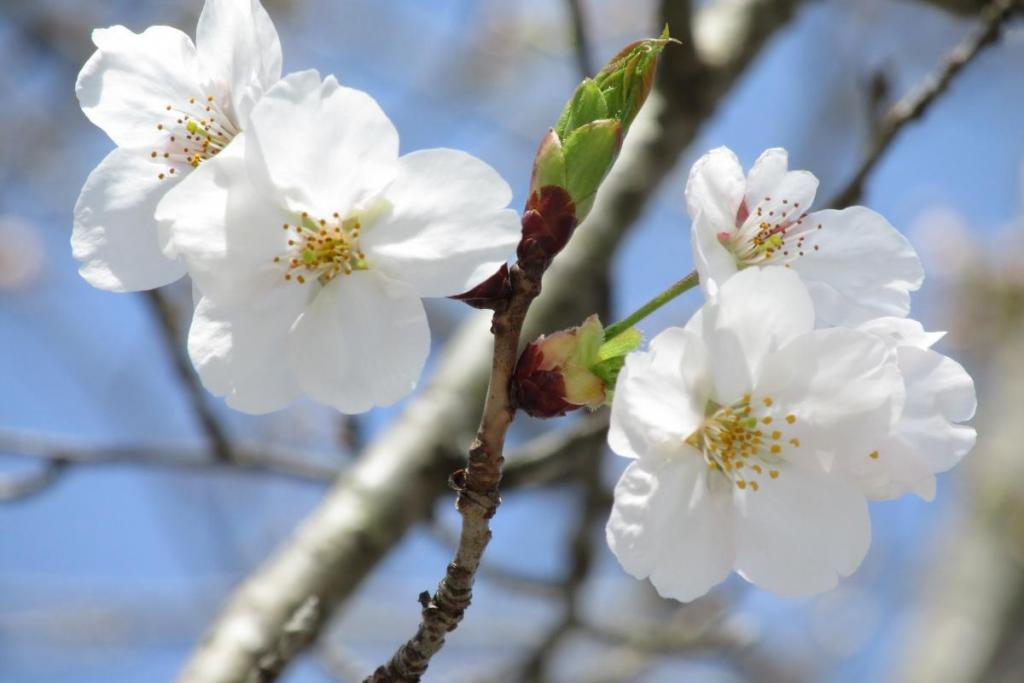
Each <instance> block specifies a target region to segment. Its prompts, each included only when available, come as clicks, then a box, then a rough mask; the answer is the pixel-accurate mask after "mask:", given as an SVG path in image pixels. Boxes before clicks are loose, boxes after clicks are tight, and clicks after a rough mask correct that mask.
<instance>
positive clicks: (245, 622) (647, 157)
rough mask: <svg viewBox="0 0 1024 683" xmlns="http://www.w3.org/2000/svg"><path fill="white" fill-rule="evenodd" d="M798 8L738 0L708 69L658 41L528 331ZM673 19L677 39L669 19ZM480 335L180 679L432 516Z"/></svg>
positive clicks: (222, 622)
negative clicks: (615, 157) (651, 78)
mask: <svg viewBox="0 0 1024 683" xmlns="http://www.w3.org/2000/svg"><path fill="white" fill-rule="evenodd" d="M681 4H682V3H676V2H666V10H667V11H666V13H665V16H669V15H670V14H671V15H673V16H674V15H676V14H677V13H678V12H679V10H678V7H677V6H678V5H681ZM797 4H798V3H797V1H796V0H788V1H787V0H775V1H772V0H763V1H761V2H756V1H751V2H749V3H747V4H745V5H744V8H743V12H742V18H741V19H740V20H738V21H737V22H735V23H734V25H733V30H734V32H735V33H736V34H737V35H739V36H740V37H742V38H745V39H746V40H745V41H744V40H734V41H732V43H731V44H733V45H735V46H736V51H735V53H733V54H732V55H731V57H730V58H729V59H726V60H724V61H720V62H719V64H718V65H717V66H714V67H709V66H707V65H705V64H704V63H703V61H702V59H701V58H698V57H697V53H696V52H695V51H694V50H692V49H688V48H686V47H682V48H679V49H673V50H669V51H666V53H665V55H664V61H663V62H662V64H661V67H660V69H659V70H660V74H659V79H658V85H657V87H656V89H655V92H653V93H652V95H651V97H650V98H649V100H648V103H647V105H646V106H645V110H647V111H645V112H641V115H640V116H639V117H638V118H637V120H636V121H634V123H633V126H632V128H631V132H630V136H629V139H627V141H626V145H625V147H624V149H623V151H622V154H621V155H620V158H619V161H618V163H617V164H616V166H615V168H614V169H613V170H612V172H611V174H610V175H609V177H608V179H607V180H606V181H605V182H604V184H603V186H602V190H601V192H600V193H599V194H598V198H597V201H596V203H595V207H594V209H593V210H592V211H591V213H590V216H589V218H588V219H587V220H586V221H585V222H584V223H583V224H582V225H581V226H580V227H579V228H577V230H576V234H575V236H574V237H573V239H572V242H571V243H570V245H569V247H568V248H567V249H566V250H565V251H564V252H563V253H562V254H561V255H559V258H558V259H557V260H556V262H555V265H554V266H553V267H552V268H551V270H550V271H549V273H548V275H547V278H546V280H545V293H544V295H543V296H541V297H540V298H539V299H538V300H537V302H536V304H535V305H534V306H532V310H531V313H530V316H529V317H528V319H527V320H526V323H525V327H524V332H523V334H524V335H525V336H526V337H527V338H532V337H534V336H536V335H537V334H539V333H540V332H543V331H550V330H551V329H559V328H562V327H566V326H568V325H570V324H575V323H578V322H579V321H580V320H581V319H583V317H585V316H586V315H587V314H589V313H590V312H592V311H593V310H595V309H596V302H595V299H594V298H593V297H594V294H595V291H594V290H595V287H596V284H597V283H599V282H600V281H601V279H602V278H604V276H605V273H606V272H607V269H608V265H609V263H610V260H611V257H612V254H613V253H614V251H615V247H616V245H617V244H618V243H619V241H620V240H621V239H622V237H623V235H624V234H625V233H626V231H627V229H628V228H629V227H630V226H631V225H632V224H633V223H634V222H635V221H636V219H637V218H638V217H639V215H640V214H641V212H642V211H643V209H644V207H645V206H646V205H647V202H648V200H649V199H650V197H651V196H652V195H653V193H654V192H655V190H656V189H657V188H658V185H659V183H660V181H661V180H662V179H663V178H664V177H665V175H666V174H667V173H668V172H669V171H670V170H671V168H672V167H673V166H674V164H675V162H676V160H677V159H678V157H679V155H680V153H681V152H682V150H683V149H684V147H685V146H686V144H687V143H689V141H690V140H692V139H693V137H694V135H695V134H696V132H697V130H698V129H699V127H700V125H701V124H702V123H703V121H704V120H705V119H706V118H707V116H708V115H709V114H710V113H711V111H712V110H713V106H714V104H715V103H716V102H717V101H719V100H720V99H721V98H722V97H723V96H724V95H725V93H726V92H727V91H728V89H729V87H730V86H731V84H732V83H733V82H734V81H735V79H736V78H737V77H738V75H739V74H740V73H741V72H742V71H743V69H744V68H745V67H746V65H747V64H748V63H749V62H750V61H751V60H752V59H753V58H754V56H755V55H756V54H757V50H758V48H759V47H760V46H761V45H763V44H764V41H765V40H767V38H768V37H769V36H770V35H772V34H773V33H774V32H775V31H776V30H777V29H778V28H780V27H781V26H783V25H784V24H785V23H786V22H787V21H788V19H789V18H790V16H791V15H792V12H793V10H794V8H795V7H796V5H797ZM687 16H688V15H687ZM688 23H689V22H688V19H687V21H686V22H684V24H683V25H688ZM672 27H673V32H674V33H675V34H676V35H677V36H680V37H683V38H685V34H684V33H681V32H679V30H678V26H677V23H672ZM685 42H686V41H685V40H684V43H685ZM689 44H691V45H692V43H689ZM487 337H488V321H487V316H486V315H474V316H472V317H471V319H470V320H469V321H468V322H467V323H466V325H465V327H463V328H462V329H461V330H460V331H459V332H458V333H457V334H456V335H455V336H454V337H453V339H452V340H451V341H450V342H449V344H448V346H447V348H446V349H445V351H444V353H443V354H442V356H441V358H440V360H439V363H438V368H437V371H436V374H435V376H434V379H433V380H432V381H431V382H430V383H429V384H428V385H427V386H426V387H425V388H424V390H423V391H422V392H421V393H420V394H419V395H418V396H417V397H416V398H414V399H412V400H411V401H410V402H409V404H408V408H407V409H406V411H405V412H404V413H403V414H402V415H401V416H400V417H399V418H398V419H396V420H395V422H394V423H393V424H392V426H391V427H390V428H389V429H388V430H387V431H386V432H384V433H383V434H382V435H381V436H380V437H379V438H378V439H376V440H375V441H374V442H373V443H372V444H371V445H370V446H369V448H368V449H367V450H366V452H365V453H364V454H363V455H362V456H361V457H360V458H359V459H358V460H357V461H356V463H355V465H354V466H353V467H352V468H350V469H349V470H348V471H347V472H346V474H345V475H344V476H342V477H341V478H340V479H339V480H338V482H337V483H336V484H335V485H334V487H333V488H332V490H331V491H330V492H329V493H328V495H327V496H326V498H325V499H324V501H323V502H322V503H321V505H320V506H319V507H318V508H317V510H316V511H314V513H313V514H312V515H311V516H310V517H309V518H307V519H306V520H305V521H304V522H303V523H302V524H301V526H300V527H299V528H298V530H297V531H296V532H295V534H294V535H293V537H292V538H291V539H290V540H289V541H288V542H287V543H285V544H284V545H283V546H282V547H281V548H280V549H279V550H278V551H277V552H276V553H275V554H274V556H273V557H271V558H270V559H269V560H268V561H267V562H266V563H265V564H264V565H263V566H262V567H261V568H260V569H259V570H257V571H256V572H255V573H254V574H252V575H251V576H250V577H249V578H248V579H247V580H246V581H245V582H244V583H242V585H241V586H239V588H238V589H237V590H236V592H235V594H234V595H233V596H232V597H231V599H230V601H229V602H228V603H227V605H225V607H224V608H223V611H222V613H221V616H220V617H219V618H218V620H217V621H216V622H215V623H214V624H213V625H212V626H211V627H210V629H209V631H208V633H207V635H206V637H205V638H204V639H203V642H202V643H201V644H200V645H199V647H198V648H197V650H196V651H195V652H194V653H193V656H192V658H191V659H190V661H189V662H188V664H187V665H186V667H185V669H184V671H183V672H182V673H181V675H180V677H179V679H178V680H179V681H180V682H181V683H234V682H235V681H238V680H244V679H245V675H246V672H249V671H251V670H253V668H254V667H255V666H256V663H257V662H258V660H259V658H260V656H261V654H262V653H263V652H265V651H267V650H268V649H269V648H271V647H273V643H274V642H275V640H276V638H277V634H278V633H280V631H281V629H282V628H283V626H284V624H285V623H286V622H287V620H288V617H289V615H290V614H291V612H293V611H294V610H295V609H296V607H297V606H298V605H300V604H302V602H303V601H304V600H306V599H308V597H309V596H311V595H316V596H318V597H319V598H320V600H321V603H320V604H321V608H322V609H321V614H322V615H324V617H326V615H329V614H331V612H332V611H333V610H334V608H335V607H336V606H337V605H338V604H340V603H341V602H342V601H343V600H345V599H346V598H347V597H348V596H349V595H350V594H351V593H352V591H353V590H354V589H355V587H356V586H357V585H358V584H359V582H360V581H361V580H362V579H363V577H364V576H366V574H367V573H368V572H369V571H370V569H371V568H372V567H373V566H374V565H375V564H376V562H377V561H378V560H379V559H380V558H381V557H382V556H383V555H384V553H385V552H386V551H387V550H388V549H390V548H391V547H392V546H393V545H394V544H395V543H397V542H398V541H399V539H401V537H402V536H403V534H404V533H405V531H406V530H407V529H408V528H409V527H410V526H412V525H413V524H415V523H416V522H417V521H419V520H421V519H423V518H425V517H426V516H427V515H428V514H429V512H430V510H431V508H432V507H433V504H434V502H435V501H436V500H437V499H438V498H439V497H440V496H441V495H442V493H444V491H445V486H444V482H445V477H446V474H447V473H445V472H444V470H445V463H446V462H447V459H446V457H445V453H446V452H447V451H448V449H449V445H448V444H449V442H450V439H451V435H452V434H460V433H464V432H466V431H468V430H470V429H472V425H473V423H474V422H475V421H476V420H477V419H478V417H479V413H478V412H476V411H475V410H473V409H472V406H474V405H480V403H479V397H481V396H482V395H483V393H484V391H485V389H484V387H485V384H486V381H487V368H488V366H489V356H490V354H489V353H488V351H487V349H488V348H489V344H488V342H487ZM322 623H323V621H322V620H321V621H320V622H319V623H318V624H317V628H314V629H313V631H312V633H311V634H310V639H312V638H313V637H314V635H315V633H316V632H317V630H318V628H319V627H320V626H322ZM243 634H244V637H243Z"/></svg>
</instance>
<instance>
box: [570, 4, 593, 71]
mask: <svg viewBox="0 0 1024 683" xmlns="http://www.w3.org/2000/svg"><path fill="white" fill-rule="evenodd" d="M566 5H568V9H569V22H570V24H571V25H572V39H573V40H572V42H573V48H574V49H575V51H576V70H577V71H578V72H579V74H580V78H586V77H587V76H590V75H591V74H592V73H594V60H593V58H592V57H591V51H590V33H589V31H587V18H586V16H585V15H584V11H583V0H566Z"/></svg>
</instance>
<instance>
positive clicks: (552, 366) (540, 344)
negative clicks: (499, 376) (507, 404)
mask: <svg viewBox="0 0 1024 683" xmlns="http://www.w3.org/2000/svg"><path fill="white" fill-rule="evenodd" d="M639 344H640V333H639V332H638V331H637V330H636V329H635V328H631V329H630V330H627V331H626V332H624V333H622V334H620V335H618V336H617V337H616V338H615V339H613V340H611V341H608V342H605V341H604V327H603V326H602V325H601V321H600V319H598V317H597V316H596V315H592V316H590V317H589V318H587V319H586V320H585V321H584V322H583V324H582V325H580V326H579V327H574V328H572V329H569V330H562V331H561V332H556V333H554V334H552V335H548V336H541V337H539V338H538V339H537V340H535V341H533V342H531V343H530V344H528V345H527V347H526V349H524V350H523V354H522V356H520V358H519V363H518V364H517V365H516V371H515V375H514V377H513V385H514V391H515V395H516V398H517V400H518V402H519V407H520V408H521V409H522V410H523V411H524V412H526V413H528V414H529V415H532V416H534V417H555V416H558V415H564V414H566V413H568V412H570V411H573V410H576V409H577V408H579V407H580V406H587V407H588V408H590V409H591V410H596V409H597V408H599V407H601V406H602V405H604V403H605V402H606V401H607V400H608V399H609V398H610V396H611V388H612V387H614V385H615V379H616V377H617V375H618V370H619V369H621V367H622V364H623V362H624V361H623V357H624V356H625V354H626V353H628V352H629V351H632V350H634V349H635V348H636V347H637V346H639Z"/></svg>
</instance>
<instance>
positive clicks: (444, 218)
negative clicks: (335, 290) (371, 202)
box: [361, 149, 520, 296]
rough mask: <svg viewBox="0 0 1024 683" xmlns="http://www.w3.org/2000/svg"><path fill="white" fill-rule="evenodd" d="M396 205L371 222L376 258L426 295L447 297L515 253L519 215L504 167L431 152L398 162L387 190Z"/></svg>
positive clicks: (366, 246)
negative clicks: (500, 169) (501, 172)
mask: <svg viewBox="0 0 1024 683" xmlns="http://www.w3.org/2000/svg"><path fill="white" fill-rule="evenodd" d="M384 197H385V199H387V201H388V202H389V203H390V204H391V206H392V210H391V211H390V212H389V213H388V214H386V215H385V216H383V217H381V218H380V219H379V220H378V222H376V223H372V224H371V225H369V226H367V229H366V232H365V237H363V239H362V241H361V246H362V248H363V250H364V251H365V252H366V254H367V257H368V259H369V260H370V263H371V264H372V265H373V267H375V268H380V269H381V270H382V271H383V272H385V273H387V274H388V276H390V277H392V278H395V279H399V280H402V281H404V282H408V283H409V284H411V285H412V286H413V287H414V288H415V289H416V291H417V292H418V293H419V295H420V296H449V295H452V294H458V293H460V292H465V291H466V290H468V289H471V288H472V287H474V286H475V285H478V284H479V283H481V282H483V281H484V280H485V279H487V278H488V277H489V276H490V275H491V274H492V273H494V271H495V270H497V269H498V267H499V266H501V264H503V263H505V262H506V261H507V260H508V257H509V256H511V255H512V253H513V252H514V251H515V247H516V244H518V243H519V237H520V227H519V218H518V215H517V214H516V212H515V211H512V210H511V209H508V208H506V207H507V206H508V203H509V201H510V200H511V199H512V190H511V188H509V186H508V183H506V182H505V181H504V179H502V177H501V176H500V175H498V172H497V171H495V170H494V169H493V168H491V167H490V166H489V165H487V164H485V163H484V162H483V161H480V160H479V159H477V158H476V157H473V156H471V155H469V154H466V153H465V152H459V151H456V150H452V149H429V150H424V151H421V152H413V153H412V154H407V155H405V156H403V157H402V158H401V159H399V161H398V177H397V178H395V181H394V182H393V183H391V185H390V186H389V187H388V189H387V190H386V191H385V193H384Z"/></svg>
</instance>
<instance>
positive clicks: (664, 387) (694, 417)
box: [608, 327, 708, 458]
mask: <svg viewBox="0 0 1024 683" xmlns="http://www.w3.org/2000/svg"><path fill="white" fill-rule="evenodd" d="M705 358H706V352H705V350H704V345H703V343H702V342H701V340H700V338H699V337H698V336H696V335H694V334H692V333H690V332H687V331H685V330H683V329H681V328H678V327H670V328H669V329H667V330H665V331H664V332H662V333H661V334H659V335H658V336H657V337H655V338H654V340H653V341H652V342H651V350H650V351H647V352H637V353H631V354H629V355H628V356H626V365H625V367H624V368H623V370H622V372H621V373H620V374H619V378H618V381H617V382H616V384H615V397H614V400H613V401H612V413H611V424H610V427H609V430H608V444H609V445H610V446H611V448H612V450H614V451H615V452H616V453H618V454H619V455H623V456H625V457H641V458H645V457H652V458H658V457H666V456H672V455H677V454H679V453H680V452H682V451H683V450H684V449H688V448H689V447H688V446H686V445H685V440H686V438H687V437H688V436H690V435H691V434H693V432H694V431H695V430H696V429H697V427H698V426H699V425H700V423H701V421H702V420H703V419H704V406H705V404H706V403H707V392H708V386H707V385H708V382H707V377H706V374H705V372H704V367H705Z"/></svg>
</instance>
